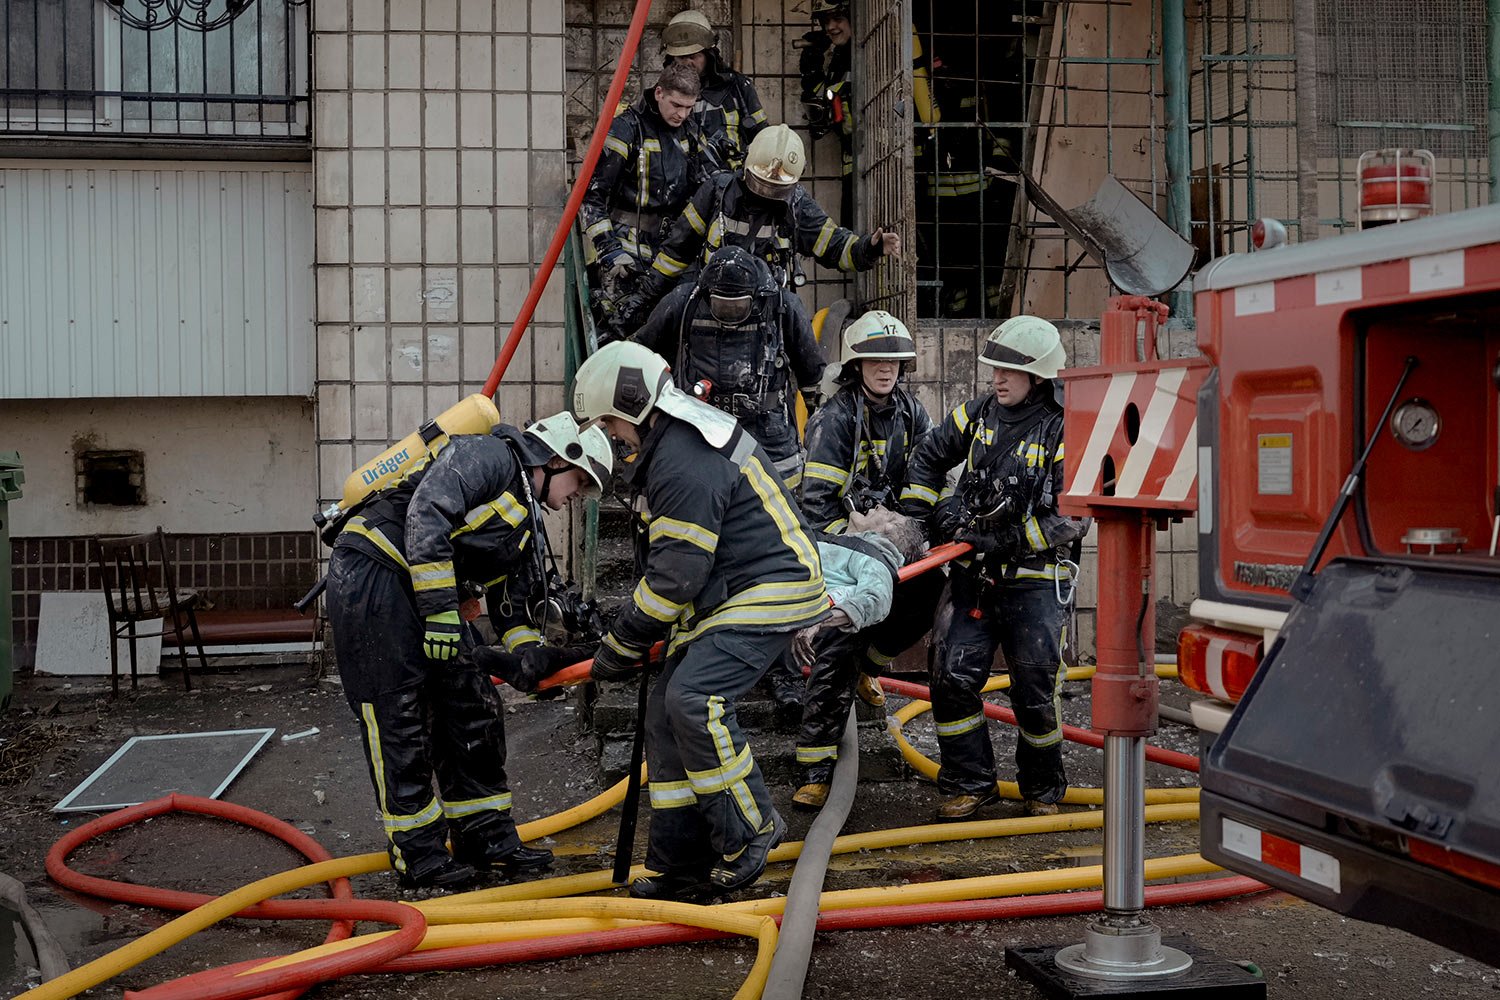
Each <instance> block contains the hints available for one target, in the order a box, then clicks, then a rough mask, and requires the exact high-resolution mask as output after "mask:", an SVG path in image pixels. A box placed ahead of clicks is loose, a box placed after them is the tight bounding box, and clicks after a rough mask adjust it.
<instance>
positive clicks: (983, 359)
mask: <svg viewBox="0 0 1500 1000" xmlns="http://www.w3.org/2000/svg"><path fill="white" fill-rule="evenodd" d="M979 361H980V363H981V364H986V365H989V366H990V367H991V368H1013V369H1015V370H1016V371H1022V372H1030V373H1031V374H1033V375H1036V376H1039V377H1041V378H1057V372H1058V369H1060V368H1062V366H1063V365H1065V364H1067V363H1068V352H1067V351H1066V350H1065V349H1064V348H1063V345H1062V335H1061V334H1059V333H1058V332H1057V327H1055V326H1053V325H1052V324H1051V323H1048V322H1047V321H1046V320H1044V319H1042V318H1041V317H1040V316H1012V317H1011V318H1010V319H1008V320H1006V321H1005V322H1004V323H1001V324H1000V325H999V326H997V327H995V329H993V330H991V331H990V335H989V336H988V337H986V338H985V341H984V350H983V351H981V352H980V354H979Z"/></svg>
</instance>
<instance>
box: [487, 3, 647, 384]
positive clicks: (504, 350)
mask: <svg viewBox="0 0 1500 1000" xmlns="http://www.w3.org/2000/svg"><path fill="white" fill-rule="evenodd" d="M650 13H651V0H636V4H635V16H634V17H632V18H631V19H630V30H629V31H628V32H626V34H625V45H624V47H623V49H622V50H621V52H620V61H619V63H618V64H617V65H616V66H615V75H614V77H613V78H612V79H611V80H610V81H609V93H607V94H606V95H605V97H604V103H603V104H602V105H600V106H599V119H598V121H596V122H595V123H594V135H593V138H591V139H590V140H589V148H588V152H587V153H585V154H584V157H583V163H582V164H581V165H580V166H579V168H578V178H577V179H576V180H575V181H574V182H573V190H572V191H571V192H570V193H569V194H568V201H567V204H566V205H564V206H563V213H562V218H561V219H558V220H557V230H556V231H555V232H554V233H553V234H552V242H551V243H550V244H548V246H547V253H546V255H545V256H544V257H542V263H541V264H540V265H539V266H538V267H537V269H536V277H535V278H533V279H532V281H531V291H529V292H527V293H526V301H525V302H524V303H522V304H521V312H520V314H519V315H517V316H516V321H515V323H513V324H512V325H511V328H510V334H509V335H508V336H507V337H506V338H505V344H504V345H503V346H502V347H501V348H500V356H499V357H498V358H496V359H495V367H493V368H491V369H490V377H489V378H488V379H486V380H485V383H484V388H483V389H482V390H481V391H482V392H483V393H484V394H485V395H486V396H493V395H494V394H495V390H496V389H497V388H499V387H500V379H501V377H502V376H503V375H504V374H505V369H506V368H509V367H510V359H511V358H512V357H514V356H515V353H516V348H517V347H519V346H521V338H522V337H523V336H525V335H526V326H527V324H529V323H530V322H531V315H532V313H534V312H536V304H537V303H538V302H540V301H541V298H542V292H543V291H544V290H545V289H546V287H547V279H548V278H550V277H552V269H553V268H554V267H556V266H557V258H559V257H561V256H562V252H563V246H564V244H566V243H567V241H568V230H569V229H571V228H572V227H573V219H574V217H575V216H577V215H578V206H579V205H581V204H583V196H584V194H585V193H586V192H587V191H588V187H589V180H590V178H592V177H593V176H594V167H595V166H597V165H598V163H599V154H600V153H601V152H602V151H603V150H604V137H605V136H606V135H607V134H608V133H609V123H610V122H611V121H613V120H614V115H615V106H616V105H617V104H619V103H620V97H621V96H622V95H623V94H624V93H625V81H626V80H627V79H629V77H630V64H631V63H632V62H634V61H635V50H636V48H637V46H639V45H640V42H641V33H642V32H644V31H645V30H646V15H648V14H650Z"/></svg>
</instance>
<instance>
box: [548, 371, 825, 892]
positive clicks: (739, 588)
mask: <svg viewBox="0 0 1500 1000" xmlns="http://www.w3.org/2000/svg"><path fill="white" fill-rule="evenodd" d="M573 412H574V414H575V415H576V416H577V417H578V419H579V420H581V421H584V422H588V421H593V420H597V421H599V422H600V423H601V424H602V425H603V426H604V429H605V430H606V431H608V432H609V435H610V437H612V438H614V439H615V441H616V442H619V443H621V444H622V445H624V446H625V447H626V448H628V449H629V450H631V451H633V452H634V454H635V458H634V460H633V461H632V462H631V463H630V464H629V466H628V467H627V469H626V471H625V481H626V483H627V484H628V485H629V486H630V487H631V488H632V489H633V490H636V491H637V493H638V497H640V498H643V499H644V508H645V510H646V512H647V516H648V518H649V522H648V525H647V529H646V532H647V540H648V550H647V552H646V556H645V565H644V572H643V573H642V575H641V579H640V581H639V582H638V583H637V584H636V587H635V590H634V592H633V594H632V595H631V602H630V603H629V604H628V605H626V606H625V609H624V610H623V611H622V612H621V613H620V615H619V617H618V618H616V619H615V621H614V624H613V625H612V626H611V628H610V630H609V633H608V634H607V635H606V636H605V637H604V640H603V642H602V643H601V644H600V646H599V649H598V650H597V651H596V652H595V654H594V667H593V673H594V677H595V678H596V679H598V680H623V679H626V678H629V677H632V676H633V675H635V674H636V671H638V670H640V669H641V667H642V661H643V660H644V658H645V657H646V654H647V651H648V650H649V649H650V648H651V646H652V645H653V644H654V643H656V642H657V641H658V640H665V642H666V666H665V669H664V670H663V672H662V674H661V676H660V677H658V678H657V679H656V681H655V684H654V686H653V687H652V689H651V692H650V699H649V702H648V708H647V713H646V771H647V776H648V780H649V786H648V791H649V798H650V802H651V830H650V837H649V846H648V849H647V854H646V867H647V868H648V869H650V870H651V871H652V872H654V873H655V874H653V875H650V876H647V877H645V878H641V879H637V880H636V881H635V882H634V883H632V885H631V889H630V891H631V894H632V895H635V896H637V897H642V898H650V899H681V898H685V897H688V896H691V895H695V894H698V893H701V892H703V891H705V890H708V891H713V890H717V891H721V892H729V891H733V890H735V889H738V888H741V887H742V886H745V885H749V884H750V883H751V882H753V881H755V880H756V879H757V878H759V877H760V874H761V872H762V871H763V870H764V869H765V864H766V856H767V854H768V853H769V852H770V850H771V849H772V848H773V847H775V846H776V844H778V843H779V842H780V841H781V838H782V836H783V834H784V831H785V828H786V827H785V823H784V822H783V821H782V819H781V817H780V815H779V814H778V813H777V812H776V810H775V808H774V807H773V806H772V804H771V797H770V795H769V793H768V792H767V791H766V785H765V781H764V780H763V779H762V777H761V773H760V769H759V768H758V767H757V766H756V764H755V760H754V758H753V757H752V756H751V753H750V745H749V743H748V742H747V740H746V738H745V734H744V733H743V732H742V731H741V730H740V727H739V723H738V722H737V720H736V714H735V702H736V700H737V699H738V698H739V697H740V696H741V695H743V694H744V693H745V692H746V691H748V690H750V688H751V687H752V686H753V685H754V684H755V682H756V680H757V678H759V677H760V675H761V674H762V673H764V672H765V670H766V668H767V667H768V666H770V664H771V663H772V661H774V660H776V659H777V658H778V657H780V656H781V655H782V654H783V653H784V652H785V651H786V650H787V648H788V646H790V644H791V641H792V636H793V633H794V632H796V631H797V630H798V629H800V628H803V627H805V626H807V625H811V624H813V623H815V622H817V621H818V620H820V619H821V618H822V617H823V616H824V615H825V614H826V609H827V595H826V593H825V592H824V589H823V573H822V567H821V564H820V563H819V561H818V553H817V548H816V547H815V546H814V544H813V542H812V540H811V539H810V538H809V537H808V534H807V530H806V527H805V523H804V522H803V520H802V516H801V514H799V513H798V511H797V507H796V504H795V503H794V502H793V500H792V497H791V495H790V494H789V493H788V492H787V490H786V487H785V486H783V485H782V483H781V481H780V479H778V478H777V476H776V473H775V472H774V471H773V470H772V467H771V460H770V458H769V457H768V456H767V455H766V452H765V449H763V448H762V447H760V445H758V444H757V443H756V442H755V439H754V438H752V437H751V436H750V435H749V434H747V433H746V432H745V431H744V430H743V429H742V428H741V427H740V426H739V424H737V423H736V422H735V421H734V419H733V418H731V417H729V416H728V415H726V414H724V413H722V412H721V411H719V410H716V409H714V408H713V407H712V406H709V405H707V404H706V403H700V402H699V401H697V400H696V399H693V398H692V397H691V396H689V395H687V394H686V393H684V392H682V391H681V390H679V389H678V388H677V387H676V386H674V385H673V384H672V373H671V372H670V371H669V370H668V368H667V363H666V362H665V361H664V360H662V358H661V357H660V356H659V355H657V354H655V353H653V352H652V351H650V350H648V349H647V348H645V347H642V346H641V345H639V344H632V343H615V344H609V345H607V346H605V347H602V348H600V349H599V351H598V352H597V353H595V354H594V355H593V356H592V357H590V358H589V359H588V360H587V361H586V362H584V364H583V366H582V367H581V368H579V370H578V375H577V377H576V380H575V382H574V390H573Z"/></svg>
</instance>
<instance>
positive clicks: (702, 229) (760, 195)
mask: <svg viewBox="0 0 1500 1000" xmlns="http://www.w3.org/2000/svg"><path fill="white" fill-rule="evenodd" d="M806 166H807V156H806V152H805V151H804V149H803V148H802V140H801V139H800V138H798V136H797V134H796V133H795V132H793V131H792V130H791V129H789V128H787V127H786V126H785V125H772V126H770V127H769V128H767V129H765V130H764V131H762V132H761V133H760V134H759V135H757V136H756V137H755V141H754V142H752V143H751V144H750V150H749V152H748V153H747V154H746V157H745V165H744V167H742V168H741V169H740V170H739V171H737V172H727V171H726V172H724V173H720V174H717V175H716V176H714V177H711V178H709V179H708V180H706V181H704V182H703V184H702V185H701V186H699V188H698V190H697V191H696V192H695V193H694V194H693V197H692V200H691V201H689V202H688V204H687V207H686V208H684V209H683V210H682V217H681V218H679V219H678V220H677V223H676V225H674V226H673V227H672V232H671V234H670V235H669V236H668V237H667V239H666V241H665V242H664V243H663V244H662V246H661V249H660V250H659V251H657V254H656V259H655V260H653V261H652V262H651V268H650V270H648V271H647V272H646V274H645V277H644V278H643V279H642V280H641V282H640V286H639V288H638V289H637V291H636V292H635V293H634V294H633V295H632V296H631V297H630V298H629V299H628V300H627V301H626V302H625V304H624V305H622V306H621V307H620V309H619V311H618V315H617V317H616V320H615V322H616V328H617V329H620V330H624V331H625V332H626V333H627V334H628V333H629V332H632V331H634V330H635V329H636V327H638V326H639V325H640V324H641V322H642V321H643V320H644V319H645V317H646V315H647V314H648V313H649V312H650V310H651V307H652V306H654V305H656V303H657V302H658V301H660V299H661V297H662V296H663V295H664V294H666V292H667V290H668V289H669V288H671V287H672V286H673V285H674V284H676V283H678V282H679V281H681V280H683V278H684V277H685V276H686V275H687V274H688V272H689V269H690V267H692V266H693V265H695V264H697V265H701V264H704V263H707V262H708V259H709V257H711V256H712V255H713V252H714V251H715V250H717V249H719V247H721V246H725V245H733V246H739V247H744V248H745V249H746V250H748V251H750V252H751V253H752V254H754V255H756V256H757V257H761V258H763V259H764V260H765V261H766V263H768V264H770V265H771V270H772V273H773V274H774V275H776V277H777V280H778V281H779V282H780V283H782V284H788V283H790V281H791V279H792V276H793V274H794V272H795V271H796V269H797V266H798V264H797V255H798V254H802V255H805V256H809V257H814V258H816V259H817V261H818V262H819V263H820V264H822V265H823V266H824V267H829V268H837V269H838V270H840V271H867V270H869V269H870V268H872V267H874V266H875V263H876V261H878V260H879V259H880V258H881V256H883V255H887V254H888V255H890V256H893V257H894V256H897V255H899V254H900V253H901V237H900V235H899V234H897V233H894V232H887V231H886V230H885V229H883V228H880V229H876V230H875V231H874V232H873V233H871V234H870V235H869V236H867V237H862V236H857V235H855V234H854V233H852V232H850V231H849V230H847V229H844V228H842V227H841V226H839V225H837V224H836V223H834V221H833V220H832V219H830V218H829V217H828V213H826V212H824V211H823V209H822V208H820V207H819V206H818V203H817V202H816V201H814V200H813V198H812V196H811V195H810V194H808V193H807V191H806V190H805V189H804V188H803V187H802V186H801V185H800V184H798V183H797V182H798V180H799V179H800V178H801V176H802V171H803V169H804V168H805V167H806Z"/></svg>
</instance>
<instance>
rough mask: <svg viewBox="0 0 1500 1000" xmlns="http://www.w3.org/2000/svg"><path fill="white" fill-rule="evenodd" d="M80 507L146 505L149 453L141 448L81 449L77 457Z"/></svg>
mask: <svg viewBox="0 0 1500 1000" xmlns="http://www.w3.org/2000/svg"><path fill="white" fill-rule="evenodd" d="M73 467H74V471H75V473H76V481H77V489H78V506H79V507H86V506H89V507H144V506H145V505H146V456H145V454H144V453H142V452H139V451H80V452H78V453H77V454H76V455H75V457H74V462H73Z"/></svg>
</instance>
